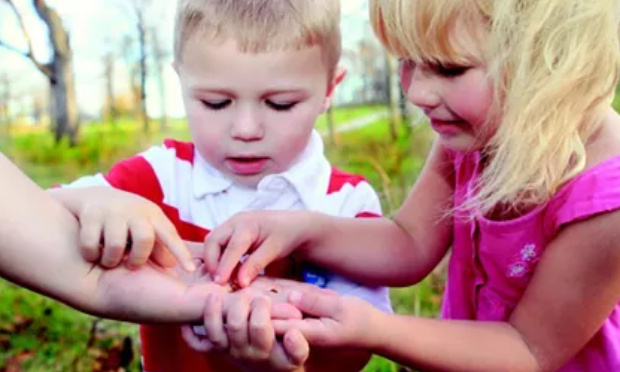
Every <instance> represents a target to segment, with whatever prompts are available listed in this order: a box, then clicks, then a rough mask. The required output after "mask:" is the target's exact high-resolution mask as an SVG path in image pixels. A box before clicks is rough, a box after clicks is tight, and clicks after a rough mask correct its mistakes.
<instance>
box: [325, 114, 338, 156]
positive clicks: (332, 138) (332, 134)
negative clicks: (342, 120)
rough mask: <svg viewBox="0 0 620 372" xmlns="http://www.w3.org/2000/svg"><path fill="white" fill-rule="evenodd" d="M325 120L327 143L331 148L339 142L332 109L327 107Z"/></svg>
mask: <svg viewBox="0 0 620 372" xmlns="http://www.w3.org/2000/svg"><path fill="white" fill-rule="evenodd" d="M325 119H326V121H327V133H328V135H329V142H330V144H331V145H332V146H337V145H338V144H339V142H340V138H339V137H338V133H337V132H336V120H335V118H334V107H333V106H332V105H329V108H327V112H326V113H325Z"/></svg>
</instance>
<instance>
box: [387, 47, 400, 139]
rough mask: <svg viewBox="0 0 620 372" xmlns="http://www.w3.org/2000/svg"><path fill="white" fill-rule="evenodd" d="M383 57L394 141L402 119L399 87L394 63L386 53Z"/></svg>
mask: <svg viewBox="0 0 620 372" xmlns="http://www.w3.org/2000/svg"><path fill="white" fill-rule="evenodd" d="M384 57H385V66H386V69H385V70H386V81H387V84H386V85H387V89H388V97H389V104H390V120H389V123H390V137H391V138H392V140H394V141H395V140H396V139H397V138H398V126H399V123H400V122H401V120H402V117H403V114H402V112H401V105H400V97H401V96H400V92H399V91H400V86H399V84H398V79H397V78H396V76H397V66H396V61H395V60H394V58H393V57H391V56H390V55H389V54H388V53H387V52H384Z"/></svg>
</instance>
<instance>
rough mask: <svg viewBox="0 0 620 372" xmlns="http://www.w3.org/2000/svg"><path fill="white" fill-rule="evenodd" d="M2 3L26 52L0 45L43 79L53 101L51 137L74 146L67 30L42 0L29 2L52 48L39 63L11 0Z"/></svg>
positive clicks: (75, 112) (75, 108)
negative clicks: (26, 61)
mask: <svg viewBox="0 0 620 372" xmlns="http://www.w3.org/2000/svg"><path fill="white" fill-rule="evenodd" d="M3 1H4V2H5V3H6V4H7V5H8V6H9V7H10V8H11V9H12V11H13V12H14V13H15V16H16V17H17V20H18V23H19V26H20V28H21V31H22V33H23V35H24V38H25V39H26V43H27V46H28V49H27V50H26V51H22V50H19V49H17V48H15V47H13V46H11V45H10V44H7V43H6V42H3V41H2V40H0V46H3V47H5V48H6V49H9V50H12V51H14V52H16V53H19V54H20V55H22V56H24V57H25V58H28V59H29V60H31V61H32V63H33V64H34V65H35V66H36V68H37V69H38V70H39V71H41V73H42V74H44V75H45V76H46V77H47V79H48V81H49V84H50V87H51V91H52V97H53V99H54V104H53V106H52V112H53V117H54V121H55V125H54V135H55V139H56V142H59V141H60V140H61V139H62V138H64V137H66V138H68V139H69V142H70V144H72V145H74V144H75V143H76V141H77V135H78V130H79V125H80V122H79V110H78V105H77V99H76V94H75V81H74V75H73V52H72V50H71V45H70V43H69V35H68V33H67V30H66V29H65V27H64V25H63V24H62V20H61V19H60V16H59V15H58V13H57V12H56V11H55V10H54V9H52V8H50V7H49V6H48V5H47V3H46V2H45V0H32V5H33V6H34V9H35V10H36V12H37V15H38V16H39V18H40V19H41V20H42V21H43V22H44V23H45V25H46V26H47V29H48V39H49V43H50V45H51V47H52V59H51V61H50V62H48V63H41V62H39V61H37V59H36V58H35V56H34V51H33V49H32V41H31V39H30V34H29V33H28V30H27V29H26V27H25V25H24V22H23V18H22V15H21V14H20V12H19V11H18V10H17V8H16V7H15V4H14V3H13V1H12V0H3Z"/></svg>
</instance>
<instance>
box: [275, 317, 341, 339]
mask: <svg viewBox="0 0 620 372" xmlns="http://www.w3.org/2000/svg"><path fill="white" fill-rule="evenodd" d="M271 322H272V324H273V329H274V331H275V332H276V335H286V334H287V333H288V332H290V331H291V330H298V331H299V332H301V334H302V335H303V337H304V339H305V340H306V341H307V342H309V343H310V344H313V345H318V346H329V345H327V340H328V339H329V336H330V332H329V329H327V328H326V327H325V323H324V321H322V320H320V319H314V318H306V319H301V320H300V319H292V320H277V319H274V320H272V321H271Z"/></svg>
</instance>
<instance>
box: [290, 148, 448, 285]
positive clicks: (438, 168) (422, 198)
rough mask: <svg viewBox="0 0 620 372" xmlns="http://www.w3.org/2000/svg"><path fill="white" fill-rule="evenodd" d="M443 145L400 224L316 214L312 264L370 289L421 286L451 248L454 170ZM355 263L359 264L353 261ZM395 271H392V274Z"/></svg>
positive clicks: (307, 252)
mask: <svg viewBox="0 0 620 372" xmlns="http://www.w3.org/2000/svg"><path fill="white" fill-rule="evenodd" d="M451 166H452V165H451V164H450V163H449V162H448V160H447V159H446V153H445V150H444V149H443V148H442V147H441V146H440V145H438V144H435V146H433V149H432V151H431V153H430V155H429V157H428V160H427V163H426V165H425V167H424V169H423V171H422V173H421V174H420V177H419V178H418V181H417V182H416V184H415V185H414V187H413V189H412V191H411V193H410V195H409V197H408V198H407V200H406V201H405V203H404V204H403V206H402V208H401V209H400V210H399V212H398V213H397V215H396V217H395V218H394V220H393V221H392V220H389V219H378V218H376V219H375V218H373V219H354V220H353V219H348V218H335V217H329V216H324V215H315V217H313V220H312V221H308V225H307V226H315V227H316V228H315V229H309V233H310V234H312V235H311V237H310V238H309V239H308V241H309V242H310V243H309V244H307V245H306V247H305V248H304V249H303V250H301V251H300V253H299V254H300V255H301V256H302V257H303V258H304V259H307V260H309V261H313V262H315V263H317V264H318V265H320V266H324V267H326V268H328V269H331V270H333V271H335V272H337V273H339V274H342V275H344V276H347V277H349V278H352V279H354V280H358V281H360V282H362V283H366V284H371V285H374V284H381V285H388V286H404V285H411V284H412V283H417V282H419V281H420V280H422V279H423V278H424V277H426V275H428V273H429V272H430V271H431V270H432V269H433V268H434V267H435V266H436V265H437V264H438V263H439V261H440V260H441V258H442V257H443V256H444V255H445V253H446V251H447V249H448V247H449V245H450V243H451V228H452V222H451V219H450V218H446V212H447V211H448V210H449V208H451V207H452V194H453V186H452V185H453V181H452V180H451V173H452V168H451ZM352 258H353V259H352ZM386 268H389V270H386Z"/></svg>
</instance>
